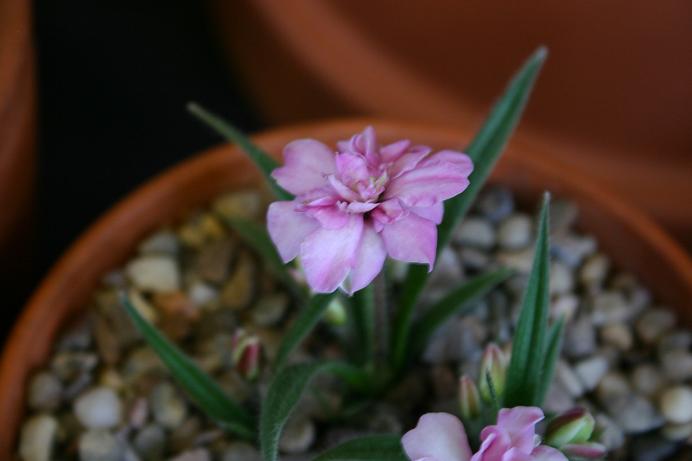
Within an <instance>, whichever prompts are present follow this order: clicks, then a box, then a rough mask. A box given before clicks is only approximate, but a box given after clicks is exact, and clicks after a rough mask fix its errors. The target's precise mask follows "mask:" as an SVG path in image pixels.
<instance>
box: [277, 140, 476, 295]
mask: <svg viewBox="0 0 692 461" xmlns="http://www.w3.org/2000/svg"><path fill="white" fill-rule="evenodd" d="M431 152H432V150H431V149H430V148H429V147H426V146H417V145H413V144H412V143H411V142H410V141H407V140H402V141H397V142H395V143H392V144H388V145H385V146H380V145H379V144H378V143H377V139H376V136H375V131H374V129H373V128H372V127H368V128H366V129H365V130H364V131H363V132H362V133H360V134H357V135H355V136H353V137H352V138H351V139H350V140H349V141H341V142H339V143H338V144H337V150H336V152H334V151H332V150H331V149H330V148H329V147H327V146H326V145H324V144H322V143H321V142H319V141H316V140H313V139H302V140H297V141H294V142H292V143H290V144H288V145H287V146H286V147H285V149H284V152H283V155H284V160H285V164H284V166H282V167H280V168H277V169H276V170H274V172H273V173H272V176H273V177H274V179H275V180H276V181H277V183H278V184H279V185H280V186H281V187H283V188H284V189H286V190H287V191H288V192H290V193H292V194H294V195H295V199H294V200H292V201H282V202H275V203H272V204H271V205H270V207H269V211H268V214H267V224H268V228H269V234H270V236H271V238H272V240H273V242H274V244H275V245H276V247H277V249H278V250H279V254H280V255H281V258H282V259H283V260H284V262H288V261H291V260H293V259H294V258H296V257H298V258H299V260H300V262H301V264H302V266H303V269H304V271H305V276H306V279H307V282H308V284H309V285H310V287H311V288H312V289H313V290H314V291H315V292H322V293H329V292H332V291H334V290H335V289H337V288H338V287H341V288H342V289H344V290H345V291H346V292H348V293H353V292H355V291H358V290H360V289H361V288H364V287H366V286H367V285H368V284H369V283H370V282H371V281H372V280H373V279H374V278H375V277H376V276H377V274H378V273H379V272H380V271H381V270H382V266H383V264H384V261H385V259H386V257H387V255H389V256H390V257H391V258H394V259H397V260H400V261H405V262H412V263H424V264H428V265H429V266H430V268H431V269H432V266H433V264H434V263H435V255H436V251H437V224H439V223H440V222H441V220H442V214H443V205H442V202H443V201H444V200H446V199H449V198H451V197H454V196H455V195H458V194H460V193H461V192H462V191H464V190H465V189H466V187H467V186H468V184H469V182H468V176H469V174H471V171H472V170H473V165H472V162H471V159H470V158H469V157H468V156H466V155H465V154H463V153H461V152H456V151H451V150H444V151H441V152H437V153H435V154H431Z"/></svg>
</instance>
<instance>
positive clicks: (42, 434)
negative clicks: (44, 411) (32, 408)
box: [19, 415, 58, 461]
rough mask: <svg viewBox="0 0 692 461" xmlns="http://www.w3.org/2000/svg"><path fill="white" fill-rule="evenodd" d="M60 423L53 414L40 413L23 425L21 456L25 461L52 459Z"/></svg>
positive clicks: (46, 460)
mask: <svg viewBox="0 0 692 461" xmlns="http://www.w3.org/2000/svg"><path fill="white" fill-rule="evenodd" d="M57 431H58V423H57V421H56V420H55V418H53V417H52V416H48V415H38V416H34V417H32V418H31V419H29V420H27V421H26V422H25V423H24V425H23V426H22V435H21V437H20V440H19V456H20V457H21V459H22V460H23V461H50V460H51V453H52V451H53V442H54V440H55V435H56V433H57Z"/></svg>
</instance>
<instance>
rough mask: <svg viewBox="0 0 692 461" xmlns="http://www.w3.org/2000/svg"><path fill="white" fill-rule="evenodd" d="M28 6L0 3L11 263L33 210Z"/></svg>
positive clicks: (2, 227)
mask: <svg viewBox="0 0 692 461" xmlns="http://www.w3.org/2000/svg"><path fill="white" fill-rule="evenodd" d="M30 5H31V2H29V1H28V0H0V210H2V211H1V212H0V256H2V257H3V258H9V257H10V253H12V256H13V257H14V256H15V255H18V253H19V248H20V247H18V240H20V238H21V239H22V240H24V242H23V243H26V239H25V237H26V226H27V219H28V217H29V215H30V213H31V208H32V207H31V198H32V195H33V185H34V184H33V180H34V162H35V160H34V131H35V126H34V125H35V106H34V104H35V93H34V92H35V88H34V61H33V59H34V57H33V45H32V37H31V21H32V20H31V15H30ZM5 260H7V259H5ZM16 263H18V261H16V260H15V264H16ZM13 272H14V273H16V271H15V270H13ZM0 273H3V271H2V270H0Z"/></svg>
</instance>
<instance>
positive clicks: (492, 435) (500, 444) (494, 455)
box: [471, 426, 528, 461]
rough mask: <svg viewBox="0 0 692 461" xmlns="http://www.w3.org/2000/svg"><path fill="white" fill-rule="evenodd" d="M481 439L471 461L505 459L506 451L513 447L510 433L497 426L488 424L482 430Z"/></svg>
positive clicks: (502, 460) (501, 460)
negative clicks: (479, 445)
mask: <svg viewBox="0 0 692 461" xmlns="http://www.w3.org/2000/svg"><path fill="white" fill-rule="evenodd" d="M481 441H482V443H481V447H480V448H479V449H478V451H477V452H476V454H474V455H473V458H471V461H504V456H505V453H507V452H508V451H509V450H511V449H512V445H511V439H510V437H509V434H507V433H506V432H505V431H503V430H502V429H499V428H498V427H497V426H486V427H485V428H484V429H483V430H482V431H481ZM527 454H528V453H527Z"/></svg>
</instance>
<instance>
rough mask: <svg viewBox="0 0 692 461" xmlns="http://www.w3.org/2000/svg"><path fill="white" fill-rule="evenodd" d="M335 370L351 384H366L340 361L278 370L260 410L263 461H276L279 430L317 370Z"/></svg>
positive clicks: (359, 385) (319, 371) (356, 371)
mask: <svg viewBox="0 0 692 461" xmlns="http://www.w3.org/2000/svg"><path fill="white" fill-rule="evenodd" d="M325 372H329V373H334V374H336V375H338V376H339V377H341V378H343V379H344V380H346V382H347V383H348V384H350V385H351V386H354V387H361V386H363V385H365V384H366V381H367V378H366V377H365V376H364V375H363V374H362V372H361V371H360V370H358V369H356V368H354V367H352V366H350V365H348V364H345V363H342V362H320V363H305V364H298V365H291V366H289V367H286V368H284V369H283V370H281V371H279V372H278V373H277V374H276V376H275V377H274V379H273V380H272V382H271V383H270V384H269V389H268V390H267V395H266V397H265V398H264V401H263V402H262V408H261V411H260V449H261V451H262V457H263V458H264V461H276V459H277V451H278V446H279V438H280V437H281V431H282V430H283V428H284V425H285V424H286V421H287V420H288V417H289V416H290V415H291V412H292V411H293V409H294V408H295V406H296V404H297V403H298V401H299V400H300V397H301V396H302V395H303V391H304V390H305V388H306V387H307V385H308V384H309V383H310V381H311V380H312V378H314V377H315V375H317V374H318V373H325Z"/></svg>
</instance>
